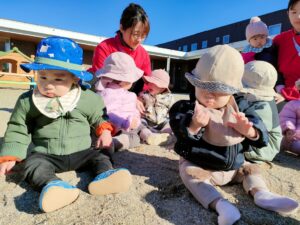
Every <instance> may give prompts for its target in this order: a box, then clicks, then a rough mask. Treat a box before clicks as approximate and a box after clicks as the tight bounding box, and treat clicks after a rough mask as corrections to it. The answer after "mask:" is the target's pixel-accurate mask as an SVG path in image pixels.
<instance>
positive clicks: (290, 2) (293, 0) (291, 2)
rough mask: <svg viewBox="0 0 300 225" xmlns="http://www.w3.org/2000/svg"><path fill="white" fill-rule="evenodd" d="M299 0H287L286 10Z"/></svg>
mask: <svg viewBox="0 0 300 225" xmlns="http://www.w3.org/2000/svg"><path fill="white" fill-rule="evenodd" d="M299 1H300V0H290V1H289V4H288V7H287V10H288V11H289V10H290V9H292V8H293V7H294V5H295V4H296V3H297V2H299Z"/></svg>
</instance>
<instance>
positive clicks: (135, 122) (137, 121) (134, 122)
mask: <svg viewBox="0 0 300 225" xmlns="http://www.w3.org/2000/svg"><path fill="white" fill-rule="evenodd" d="M139 125H140V117H133V118H132V120H131V121H130V126H129V128H130V129H137V128H138V127H139Z"/></svg>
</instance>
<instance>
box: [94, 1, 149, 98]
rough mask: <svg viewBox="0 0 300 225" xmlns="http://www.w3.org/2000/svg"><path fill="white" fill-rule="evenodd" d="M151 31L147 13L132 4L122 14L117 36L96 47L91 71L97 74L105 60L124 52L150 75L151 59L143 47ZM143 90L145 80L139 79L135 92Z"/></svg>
mask: <svg viewBox="0 0 300 225" xmlns="http://www.w3.org/2000/svg"><path fill="white" fill-rule="evenodd" d="M149 31H150V23H149V19H148V16H147V14H146V12H145V11H144V9H143V8H142V7H141V6H140V5H137V4H134V3H131V4H130V5H129V6H128V7H127V8H125V9H124V11H123V13H122V16H121V19H120V29H119V30H118V31H117V34H116V36H115V37H113V38H109V39H106V40H104V41H103V42H101V43H100V44H98V46H97V47H96V49H95V51H94V56H93V65H92V68H90V69H89V71H90V72H92V73H95V72H96V71H97V70H98V69H101V68H102V66H103V64H104V60H105V59H106V57H108V56H109V55H110V54H111V53H113V52H124V53H126V54H128V55H130V56H131V57H132V58H133V60H134V62H135V64H136V66H137V67H138V68H139V69H141V70H142V71H143V74H144V75H149V74H150V73H151V61H150V57H149V54H148V53H147V52H146V50H145V49H144V48H143V47H142V45H141V44H142V42H143V41H144V40H145V38H146V37H147V36H148V34H149ZM142 88H143V79H139V81H138V82H137V83H136V84H135V85H134V87H133V92H135V93H136V94H138V93H139V92H140V91H142Z"/></svg>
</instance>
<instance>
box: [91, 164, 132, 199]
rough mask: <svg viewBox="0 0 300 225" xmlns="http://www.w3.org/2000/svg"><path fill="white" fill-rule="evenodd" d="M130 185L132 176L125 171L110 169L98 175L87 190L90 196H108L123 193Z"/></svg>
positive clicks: (122, 169)
mask: <svg viewBox="0 0 300 225" xmlns="http://www.w3.org/2000/svg"><path fill="white" fill-rule="evenodd" d="M131 184H132V176H131V174H130V172H129V171H128V170H127V169H124V168H119V169H112V170H108V171H105V172H103V173H100V174H99V175H97V176H96V177H95V179H94V180H93V181H92V182H91V183H90V184H89V186H88V189H89V192H90V194H92V195H108V194H113V193H120V192H125V191H127V190H128V189H129V187H130V185H131Z"/></svg>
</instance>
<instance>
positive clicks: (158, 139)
mask: <svg viewBox="0 0 300 225" xmlns="http://www.w3.org/2000/svg"><path fill="white" fill-rule="evenodd" d="M144 80H145V83H146V85H147V86H148V89H147V91H143V92H141V93H140V94H139V98H140V100H141V101H142V102H143V104H144V108H145V112H144V113H143V114H142V124H143V127H142V128H141V131H140V137H141V139H142V140H143V141H144V142H146V143H147V144H149V145H162V144H168V141H169V140H170V138H171V135H170V134H171V133H172V130H171V129H170V125H169V110H170V108H171V106H172V104H173V103H174V100H173V95H172V93H171V91H170V90H169V84H170V76H169V74H168V73H167V72H166V71H165V70H163V69H157V70H153V71H152V73H151V75H150V76H146V77H144Z"/></svg>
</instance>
